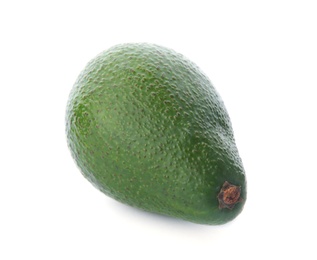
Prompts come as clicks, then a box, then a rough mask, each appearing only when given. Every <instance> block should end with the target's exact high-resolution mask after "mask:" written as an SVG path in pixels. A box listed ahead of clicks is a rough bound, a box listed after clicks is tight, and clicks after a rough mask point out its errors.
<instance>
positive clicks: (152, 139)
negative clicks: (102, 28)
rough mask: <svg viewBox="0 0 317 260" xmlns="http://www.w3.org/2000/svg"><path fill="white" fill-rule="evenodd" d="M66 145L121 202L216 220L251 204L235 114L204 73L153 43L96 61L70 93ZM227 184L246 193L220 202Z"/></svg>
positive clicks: (106, 53) (224, 219)
mask: <svg viewBox="0 0 317 260" xmlns="http://www.w3.org/2000/svg"><path fill="white" fill-rule="evenodd" d="M66 134H67V141H68V146H69V148H70V150H71V153H72V156H73V158H74V159H75V161H76V163H77V165H78V167H79V169H80V170H81V172H82V174H83V175H84V176H85V177H86V178H87V179H88V180H89V181H90V182H91V183H93V184H94V186H95V187H97V188H98V189H99V190H100V191H102V192H103V193H105V194H106V195H108V196H110V197H112V198H114V199H116V200H118V201H121V202H123V203H125V204H128V205H131V206H134V207H137V208H140V209H143V210H146V211H150V212H155V213H159V214H163V215H168V216H171V217H176V218H180V219H184V220H187V221H191V222H195V223H200V224H209V225H218V224H224V223H226V222H228V221H230V220H232V219H234V218H235V217H236V216H237V215H238V214H239V213H240V212H241V211H242V209H243V206H244V203H245V201H246V178H245V173H244V169H243V165H242V161H241V159H240V157H239V154H238V150H237V147H236V145H235V140H234V136H233V130H232V126H231V122H230V118H229V116H228V113H227V111H226V108H225V106H224V104H223V101H222V100H221V98H220V96H219V95H218V93H217V92H216V90H215V89H214V87H213V86H212V84H211V82H210V80H209V79H208V77H207V76H206V75H205V74H204V73H203V72H202V71H201V70H200V69H199V68H198V67H197V66H196V65H195V64H194V63H192V62H191V61H189V60H188V59H186V58H185V57H184V56H182V55H181V54H178V53H176V52H175V51H173V50H171V49H167V48H165V47H161V46H158V45H154V44H146V43H135V44H121V45H116V46H114V47H112V48H110V49H109V50H107V51H104V52H102V53H101V54H99V55H98V56H97V57H96V58H94V59H93V60H91V61H90V62H89V63H88V64H87V66H86V68H85V69H84V70H83V71H82V72H81V74H80V75H79V77H78V79H77V81H76V83H75V85H74V86H73V89H72V91H71V94H70V97H69V100H68V104H67V112H66ZM225 181H228V182H229V183H232V184H234V185H237V186H241V198H242V200H241V201H240V202H239V203H237V204H236V205H235V206H234V208H233V209H226V208H223V209H220V208H219V202H218V199H217V195H218V193H219V191H220V190H221V187H222V185H223V184H224V182H225Z"/></svg>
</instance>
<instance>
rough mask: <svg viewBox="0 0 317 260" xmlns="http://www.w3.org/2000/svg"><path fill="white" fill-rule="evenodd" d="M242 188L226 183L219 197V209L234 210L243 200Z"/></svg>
mask: <svg viewBox="0 0 317 260" xmlns="http://www.w3.org/2000/svg"><path fill="white" fill-rule="evenodd" d="M240 194H241V186H236V185H233V184H230V183H229V182H227V181H225V182H224V184H223V185H222V188H221V190H220V192H219V194H218V196H217V198H218V201H219V209H223V208H227V209H233V208H234V206H235V205H236V204H237V203H238V202H241V201H242V200H243V199H242V198H241V197H240Z"/></svg>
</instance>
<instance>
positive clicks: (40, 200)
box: [0, 0, 317, 260]
mask: <svg viewBox="0 0 317 260" xmlns="http://www.w3.org/2000/svg"><path fill="white" fill-rule="evenodd" d="M316 5H317V4H316V1H268V0H267V1H198V0H196V1H172V0H170V1H163V0H161V1H137V0H134V1H91V0H90V1H57V0H56V1H32V0H28V1H1V3H0V27H1V30H0V36H1V40H0V71H1V74H0V89H1V92H0V113H1V114H0V115H1V121H0V122H1V127H0V131H1V134H0V153H1V156H0V158H1V163H0V174H1V175H0V178H1V179H0V211H1V212H0V259H4V260H6V259H201V258H206V259H220V258H221V259H287V258H290V257H293V258H292V259H317V253H316V249H315V247H316V233H317V224H316V219H317V214H316V211H317V209H316V208H317V207H316V204H317V177H316V176H317V166H316V162H317V158H316V157H317V156H316V155H317V138H316V134H317V122H316V121H317V116H316V114H317V113H316V112H317V101H316V98H317V94H316V88H317V7H316ZM123 42H151V43H156V44H160V45H163V46H166V47H169V48H172V49H174V50H176V51H178V52H180V53H182V54H184V55H185V56H187V57H188V58H189V59H191V60H192V61H194V62H195V63H196V64H197V65H198V66H200V67H201V69H202V70H203V71H204V72H205V73H206V74H207V75H208V76H209V77H210V79H211V81H212V82H213V84H214V86H215V87H216V88H217V90H218V92H219V93H220V94H221V96H222V98H223V100H224V102H225V104H226V107H227V109H228V111H229V114H230V117H231V119H232V124H233V128H234V131H235V137H236V141H237V146H238V149H239V151H240V155H241V157H242V160H243V162H244V166H245V170H246V174H247V178H248V201H247V203H246V205H245V209H244V211H243V212H242V213H241V215H239V216H238V217H237V218H236V219H235V220H234V221H233V222H231V223H229V224H226V225H223V226H217V227H213V226H204V225H197V224H192V223H188V222H184V221H180V220H174V219H170V218H166V217H162V216H156V215H153V214H149V213H144V212H141V211H139V210H135V209H132V208H130V207H127V206H124V205H122V204H120V203H118V202H116V201H114V200H112V199H110V198H108V197H106V196H104V195H103V194H102V193H100V192H99V191H97V190H96V189H95V188H94V187H93V186H92V185H91V184H90V183H89V182H88V181H86V180H85V179H84V178H83V177H82V175H81V174H80V172H79V170H78V169H77V168H76V166H75V163H74V162H73V160H72V158H71V156H70V152H69V151H68V148H67V145H66V138H65V129H64V117H65V107H66V102H67V98H68V94H69V92H70V90H71V87H72V85H73V83H74V81H75V79H76V78H77V76H78V74H79V72H80V71H81V70H82V69H83V68H84V66H85V65H86V63H87V62H88V61H89V60H90V59H91V58H93V57H94V56H95V55H97V54H98V53H99V52H101V51H103V50H105V49H107V48H109V47H111V46H112V45H114V44H117V43H123Z"/></svg>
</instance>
